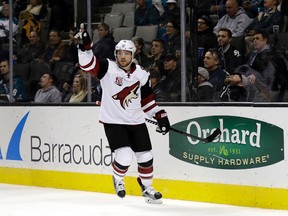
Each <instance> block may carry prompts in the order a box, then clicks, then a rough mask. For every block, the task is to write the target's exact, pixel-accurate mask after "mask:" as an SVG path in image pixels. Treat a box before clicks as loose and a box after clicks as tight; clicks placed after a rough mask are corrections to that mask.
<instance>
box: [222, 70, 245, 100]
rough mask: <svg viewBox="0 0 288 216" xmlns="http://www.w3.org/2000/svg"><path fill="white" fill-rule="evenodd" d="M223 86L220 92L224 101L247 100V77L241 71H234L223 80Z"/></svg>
mask: <svg viewBox="0 0 288 216" xmlns="http://www.w3.org/2000/svg"><path fill="white" fill-rule="evenodd" d="M224 83H225V85H226V86H225V88H224V91H223V92H222V94H221V96H220V97H221V100H222V101H226V102H245V101H247V90H246V87H247V85H248V79H247V77H246V76H244V75H243V74H241V73H234V74H232V75H230V76H228V77H227V78H226V79H225V80H224Z"/></svg>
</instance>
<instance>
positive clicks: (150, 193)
mask: <svg viewBox="0 0 288 216" xmlns="http://www.w3.org/2000/svg"><path fill="white" fill-rule="evenodd" d="M137 181H138V183H139V185H140V187H141V190H142V196H143V197H144V198H145V201H146V202H147V203H152V204H161V203H162V199H161V198H162V194H161V193H160V192H158V191H156V190H154V188H153V187H151V186H150V187H145V186H144V185H143V184H142V182H141V179H140V178H139V177H138V178H137Z"/></svg>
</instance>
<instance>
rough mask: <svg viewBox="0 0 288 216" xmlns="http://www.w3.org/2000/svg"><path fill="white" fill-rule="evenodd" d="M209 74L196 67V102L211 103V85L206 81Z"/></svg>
mask: <svg viewBox="0 0 288 216" xmlns="http://www.w3.org/2000/svg"><path fill="white" fill-rule="evenodd" d="M208 80H209V72H208V71H207V70H206V69H205V68H203V67H198V79H197V82H198V89H197V101H201V102H209V101H213V94H214V91H213V85H212V84H211V83H210V82H209V81H208Z"/></svg>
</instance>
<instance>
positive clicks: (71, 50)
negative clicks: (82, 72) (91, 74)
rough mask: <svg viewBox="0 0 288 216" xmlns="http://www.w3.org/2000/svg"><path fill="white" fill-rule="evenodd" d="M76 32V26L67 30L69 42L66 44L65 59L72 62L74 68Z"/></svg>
mask: <svg viewBox="0 0 288 216" xmlns="http://www.w3.org/2000/svg"><path fill="white" fill-rule="evenodd" d="M77 33H78V29H77V28H76V27H72V28H71V29H70V31H69V40H70V41H69V43H68V46H67V54H66V58H65V61H68V62H72V63H73V65H74V67H75V68H78V48H77V45H78V40H77V39H76V38H75V35H76V34H77Z"/></svg>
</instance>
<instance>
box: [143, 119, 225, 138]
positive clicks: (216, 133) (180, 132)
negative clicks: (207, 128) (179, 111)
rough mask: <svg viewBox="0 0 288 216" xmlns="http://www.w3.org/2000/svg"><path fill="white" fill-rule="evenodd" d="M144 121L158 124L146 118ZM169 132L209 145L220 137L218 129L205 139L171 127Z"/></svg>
mask: <svg viewBox="0 0 288 216" xmlns="http://www.w3.org/2000/svg"><path fill="white" fill-rule="evenodd" d="M146 121H147V122H149V123H151V124H154V125H158V123H157V122H156V121H153V120H151V119H147V118H146ZM170 130H171V131H174V132H176V133H179V134H183V135H185V136H188V137H191V138H193V139H197V140H199V141H202V142H204V143H210V142H212V141H213V140H215V139H216V138H217V137H218V136H219V135H221V130H220V129H219V128H216V130H215V131H214V132H213V133H212V134H211V135H209V136H208V137H206V138H202V137H198V136H196V135H193V134H188V133H186V132H184V131H181V130H178V129H176V128H173V127H170Z"/></svg>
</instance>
